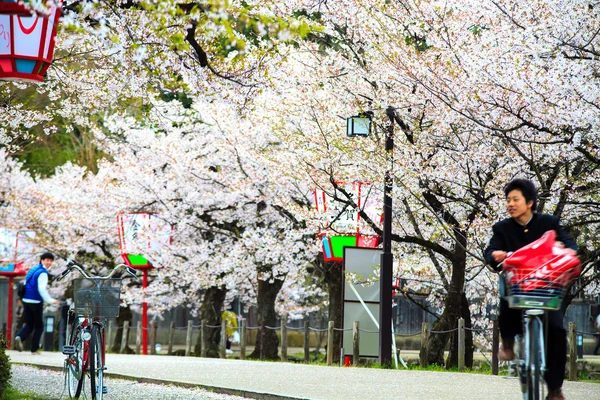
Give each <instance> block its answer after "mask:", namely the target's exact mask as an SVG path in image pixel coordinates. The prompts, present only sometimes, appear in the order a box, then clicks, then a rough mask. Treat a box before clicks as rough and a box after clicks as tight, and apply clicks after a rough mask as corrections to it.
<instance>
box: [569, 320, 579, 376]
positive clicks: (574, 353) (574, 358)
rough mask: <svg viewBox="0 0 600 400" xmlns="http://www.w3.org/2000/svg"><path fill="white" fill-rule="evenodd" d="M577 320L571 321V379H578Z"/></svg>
mask: <svg viewBox="0 0 600 400" xmlns="http://www.w3.org/2000/svg"><path fill="white" fill-rule="evenodd" d="M575 330H576V325H575V322H569V380H570V381H576V380H577V375H578V371H577V334H576V333H575Z"/></svg>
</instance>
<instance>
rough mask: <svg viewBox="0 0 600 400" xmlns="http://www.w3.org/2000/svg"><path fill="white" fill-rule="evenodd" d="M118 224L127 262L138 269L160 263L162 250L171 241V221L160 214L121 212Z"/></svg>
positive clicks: (124, 257)
mask: <svg viewBox="0 0 600 400" xmlns="http://www.w3.org/2000/svg"><path fill="white" fill-rule="evenodd" d="M117 225H118V229H119V242H120V245H121V256H122V257H123V260H124V261H125V264H127V265H128V266H130V267H132V268H136V269H147V268H152V267H157V266H159V265H160V250H161V249H162V247H163V246H164V245H166V244H169V243H170V241H171V231H172V227H171V224H170V223H168V222H167V221H165V220H164V219H163V218H161V217H160V215H158V214H150V213H129V214H125V213H120V214H118V215H117ZM150 260H153V261H154V263H153V262H151V261H150ZM155 264H156V265H155Z"/></svg>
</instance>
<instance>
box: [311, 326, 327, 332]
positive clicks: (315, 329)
mask: <svg viewBox="0 0 600 400" xmlns="http://www.w3.org/2000/svg"><path fill="white" fill-rule="evenodd" d="M308 329H309V330H311V331H314V332H325V331H326V330H327V329H317V328H311V327H308Z"/></svg>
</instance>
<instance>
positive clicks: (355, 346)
mask: <svg viewBox="0 0 600 400" xmlns="http://www.w3.org/2000/svg"><path fill="white" fill-rule="evenodd" d="M359 326H360V325H359V322H358V321H354V323H353V324H352V364H353V365H354V366H355V367H358V365H359V359H360V330H359Z"/></svg>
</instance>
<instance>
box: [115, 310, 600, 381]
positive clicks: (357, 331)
mask: <svg viewBox="0 0 600 400" xmlns="http://www.w3.org/2000/svg"><path fill="white" fill-rule="evenodd" d="M208 329H220V330H221V337H220V346H219V350H220V352H219V354H220V357H221V358H226V357H227V354H226V340H227V333H226V332H227V331H226V324H225V322H223V323H222V324H221V325H209V324H207V323H205V322H204V321H202V322H201V323H200V325H193V324H192V321H188V324H187V327H175V324H174V323H173V322H172V323H171V326H170V329H169V335H168V338H169V339H168V350H167V354H169V355H171V354H174V351H173V348H174V344H175V334H176V332H177V331H185V348H184V355H185V356H191V355H192V353H193V352H192V348H193V346H194V343H200V345H202V342H203V340H202V337H197V336H196V339H197V340H196V341H194V340H193V339H194V334H196V335H201V336H202V335H205V334H206V332H207V330H208ZM266 329H269V330H277V331H279V332H280V335H281V360H282V361H284V362H285V361H288V331H290V330H296V331H303V333H304V335H303V336H304V343H303V350H304V359H303V361H304V362H306V363H308V362H309V361H310V343H311V340H310V333H311V332H314V333H321V334H326V343H327V352H326V359H327V365H332V364H333V359H334V354H333V348H334V345H333V344H334V342H333V340H334V332H335V331H340V332H343V331H350V330H351V331H352V333H353V342H352V349H353V351H352V353H353V356H352V364H353V365H354V366H358V365H359V361H360V356H359V348H360V340H361V339H360V338H361V333H362V334H379V331H378V330H366V329H362V328H360V325H359V322H358V321H355V322H354V324H353V326H352V328H347V329H340V328H335V327H334V322H333V321H329V324H328V327H327V328H325V329H319V328H313V327H310V326H309V322H308V321H305V322H304V327H300V328H294V327H289V326H286V325H281V326H279V327H271V326H255V327H249V326H246V321H245V320H242V321H240V330H241V334H240V359H242V360H245V359H246V350H247V346H248V336H249V332H250V331H254V330H256V331H257V333H256V340H260V335H262V334H263V332H264V331H265V330H266ZM129 330H130V326H129V323H128V322H125V323H124V325H123V335H122V341H121V346H120V351H121V352H122V353H123V352H125V351H126V349H127V348H128V347H129V343H128V338H129V336H130V335H129ZM135 330H136V343H135V352H136V353H137V354H140V350H141V332H142V327H141V322H138V323H137V326H136V329H135ZM148 330H149V344H150V353H151V354H156V343H157V342H156V338H157V330H158V329H157V324H156V323H152V324H151V326H150V328H148ZM114 331H115V326H114V321H110V322H109V325H108V331H107V339H108V340H109V343H108V345H109V346H108V348H110V346H111V345H112V344H113V343H112V342H111V338H112V332H114ZM467 331H471V332H473V333H484V332H491V334H492V348H491V349H488V351H491V353H492V356H491V360H488V363H489V364H490V366H491V370H492V374H493V375H498V369H499V359H498V348H499V341H500V334H499V325H498V321H497V320H495V321H493V327H492V328H489V329H475V328H468V327H465V323H464V320H463V319H462V318H460V319H459V320H458V324H457V326H456V328H453V329H449V330H446V331H434V330H431V329H429V323H428V322H423V324H422V326H421V331H420V332H415V333H412V334H411V333H409V334H395V335H394V336H395V337H396V338H398V337H404V338H406V337H420V355H421V357H420V358H419V364H420V366H421V367H427V366H428V361H427V360H428V357H427V355H428V346H427V343H428V341H429V336H430V335H431V334H441V333H455V332H456V334H457V335H458V338H457V339H458V370H459V371H463V370H464V369H465V354H466V353H465V352H466V346H465V338H466V332H467ZM595 335H597V334H596V333H594V332H582V331H578V330H577V329H576V324H575V323H574V322H570V323H569V327H568V343H569V357H568V360H569V361H568V362H569V365H568V371H569V376H568V377H569V380H577V358H578V353H580V352H581V346H582V338H583V336H591V337H594V336H595ZM201 354H202V349H201V348H200V354H196V356H201ZM579 356H581V354H579ZM260 358H261V359H262V358H263V357H262V354H261V357H260Z"/></svg>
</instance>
